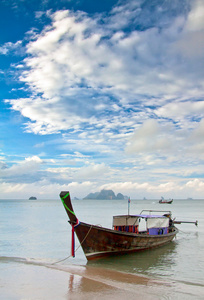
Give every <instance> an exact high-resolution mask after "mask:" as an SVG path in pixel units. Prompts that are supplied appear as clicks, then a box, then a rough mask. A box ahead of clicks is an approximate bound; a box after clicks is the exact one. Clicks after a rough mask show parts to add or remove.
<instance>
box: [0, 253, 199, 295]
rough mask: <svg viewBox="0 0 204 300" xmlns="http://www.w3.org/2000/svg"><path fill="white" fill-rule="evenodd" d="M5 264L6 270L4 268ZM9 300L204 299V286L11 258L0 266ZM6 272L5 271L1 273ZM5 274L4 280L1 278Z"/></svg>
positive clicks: (1, 282) (3, 292) (1, 285)
mask: <svg viewBox="0 0 204 300" xmlns="http://www.w3.org/2000/svg"><path fill="white" fill-rule="evenodd" d="M2 265H4V267H3V268H2ZM0 271H1V277H0V294H1V297H2V299H6V300H36V299H37V300H44V299H49V300H56V299H57V300H60V299H65V300H75V299H77V300H78V299H81V300H90V299H97V300H102V299H103V300H106V299H107V300H109V299H113V300H116V299H117V300H119V299H128V300H133V299H134V300H135V299H139V300H140V299H141V300H142V299H145V300H146V299H147V300H149V299H181V298H182V297H185V300H187V299H197V300H198V299H203V296H204V294H203V287H200V289H199V287H198V286H196V287H193V286H190V287H189V286H188V285H186V284H184V283H181V282H180V283H178V282H176V283H175V282H169V281H165V280H156V279H151V278H148V277H143V276H138V275H135V274H128V273H123V272H120V271H115V270H111V269H106V268H101V267H95V266H94V267H92V266H76V265H65V264H64V265H62V264H51V263H46V262H42V261H36V260H32V259H22V258H13V259H12V261H11V258H9V259H8V260H6V258H5V260H4V263H3V264H1V270H0ZM2 271H3V272H2ZM2 275H3V277H2Z"/></svg>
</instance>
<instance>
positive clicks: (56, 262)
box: [51, 225, 93, 265]
mask: <svg viewBox="0 0 204 300" xmlns="http://www.w3.org/2000/svg"><path fill="white" fill-rule="evenodd" d="M92 227H93V225H91V227H90V228H89V231H88V232H87V234H86V236H85V238H84V239H83V241H82V242H81V243H80V242H79V243H80V244H79V246H78V247H77V248H76V250H75V252H76V251H77V250H78V249H79V248H80V246H81V245H82V244H83V242H84V241H85V240H86V238H87V236H88V235H89V233H90V231H91V229H92ZM70 257H72V254H70V255H69V256H67V257H65V258H63V259H61V260H58V261H55V262H54V263H52V264H51V265H55V264H58V263H59V262H62V261H65V260H67V259H68V258H70Z"/></svg>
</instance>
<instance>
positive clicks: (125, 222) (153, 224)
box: [113, 214, 169, 229]
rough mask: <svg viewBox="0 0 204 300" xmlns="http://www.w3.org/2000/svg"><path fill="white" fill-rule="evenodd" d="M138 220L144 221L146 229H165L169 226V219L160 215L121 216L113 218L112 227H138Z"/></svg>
mask: <svg viewBox="0 0 204 300" xmlns="http://www.w3.org/2000/svg"><path fill="white" fill-rule="evenodd" d="M140 219H145V221H146V227H147V229H149V228H166V227H168V226H169V218H168V217H166V216H162V215H146V214H139V215H122V216H114V217H113V226H134V225H139V222H140Z"/></svg>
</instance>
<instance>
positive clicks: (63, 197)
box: [60, 191, 77, 224]
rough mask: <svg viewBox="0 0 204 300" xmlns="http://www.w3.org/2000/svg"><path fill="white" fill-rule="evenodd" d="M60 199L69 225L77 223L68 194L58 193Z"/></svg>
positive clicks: (66, 192)
mask: <svg viewBox="0 0 204 300" xmlns="http://www.w3.org/2000/svg"><path fill="white" fill-rule="evenodd" d="M60 198H61V200H62V203H63V205H64V208H65V210H66V212H67V215H68V217H69V220H70V223H71V224H76V223H77V217H76V215H75V212H74V210H73V207H72V202H71V198H70V193H69V192H68V191H62V192H61V193H60Z"/></svg>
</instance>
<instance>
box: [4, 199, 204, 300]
mask: <svg viewBox="0 0 204 300" xmlns="http://www.w3.org/2000/svg"><path fill="white" fill-rule="evenodd" d="M72 204H73V208H74V211H75V213H76V215H77V217H78V219H79V220H80V221H83V222H87V223H90V224H94V225H100V226H104V227H107V228H112V217H113V215H120V214H127V212H128V201H126V200H73V201H72ZM145 209H151V210H165V211H169V210H170V211H171V212H172V217H173V218H175V219H176V220H177V221H188V222H195V221H196V220H198V226H195V225H194V224H191V223H182V224H179V225H177V228H178V229H179V233H178V234H177V236H176V238H175V239H174V240H173V241H172V242H171V243H169V244H168V245H166V246H163V247H160V248H157V249H154V250H147V251H143V252H140V253H135V254H129V255H123V256H116V257H109V258H105V259H100V260H97V261H91V262H87V260H86V258H85V255H84V253H83V251H82V249H81V247H80V245H79V242H78V240H77V237H76V238H75V257H74V258H73V257H71V255H70V253H71V226H70V224H69V223H68V217H67V214H66V212H65V210H64V207H63V205H62V203H61V200H60V198H59V199H54V200H40V199H38V200H25V199H22V200H14V199H13V200H4V199H2V200H0V299H2V300H44V299H49V300H58V299H59V300H61V299H66V300H68V299H70V300H72V299H73V300H74V299H82V300H86V299H89V300H90V299H97V300H100V299H113V300H114V299H117V300H119V299H125V298H126V299H128V300H132V299H143V300H144V299H174V300H175V299H185V300H188V299H196V300H198V299H204V199H203V200H195V199H191V200H177V199H175V200H174V201H173V203H172V204H159V203H158V200H131V202H130V206H129V210H130V214H137V213H140V212H141V211H142V210H145Z"/></svg>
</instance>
